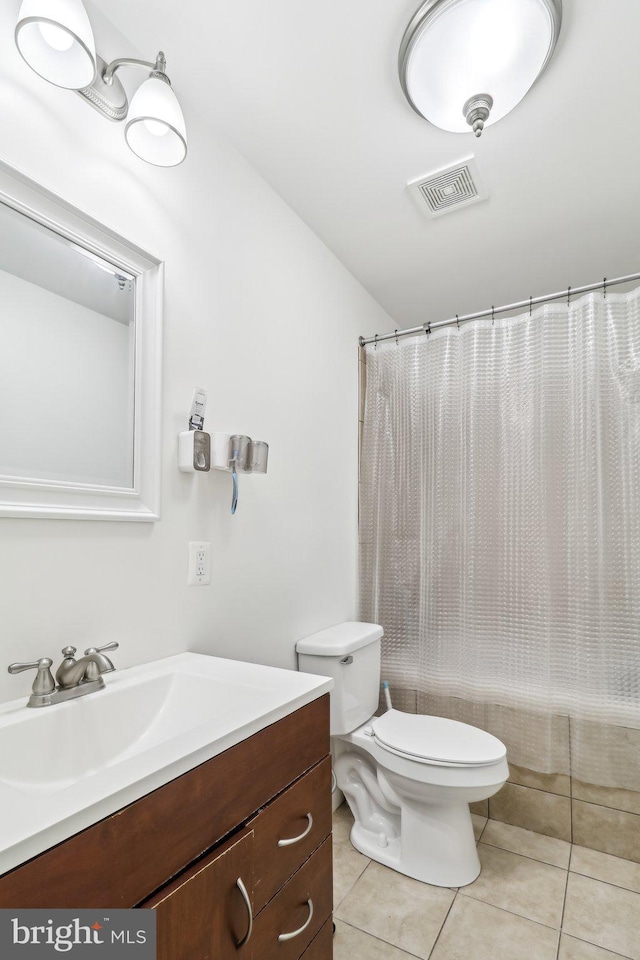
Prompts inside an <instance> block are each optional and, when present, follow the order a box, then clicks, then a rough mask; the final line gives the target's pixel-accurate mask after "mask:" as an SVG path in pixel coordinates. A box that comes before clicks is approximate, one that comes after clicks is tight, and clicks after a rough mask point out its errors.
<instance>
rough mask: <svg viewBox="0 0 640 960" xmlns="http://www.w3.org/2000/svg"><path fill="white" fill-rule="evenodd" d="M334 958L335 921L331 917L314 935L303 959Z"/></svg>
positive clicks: (321, 959)
mask: <svg viewBox="0 0 640 960" xmlns="http://www.w3.org/2000/svg"><path fill="white" fill-rule="evenodd" d="M332 958H333V921H332V920H331V917H329V919H328V920H325V922H324V925H323V926H322V927H321V929H320V933H319V934H318V935H317V936H316V937H314V939H313V940H312V941H311V943H310V944H309V946H308V947H307V949H306V950H305V952H304V953H303V954H302V960H332Z"/></svg>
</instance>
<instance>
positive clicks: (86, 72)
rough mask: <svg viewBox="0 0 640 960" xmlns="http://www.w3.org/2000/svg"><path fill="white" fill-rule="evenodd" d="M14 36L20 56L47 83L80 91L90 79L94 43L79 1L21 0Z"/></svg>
mask: <svg viewBox="0 0 640 960" xmlns="http://www.w3.org/2000/svg"><path fill="white" fill-rule="evenodd" d="M15 38H16V46H17V47H18V50H19V52H20V55H21V56H22V58H23V59H24V60H25V61H26V63H28V64H29V66H30V67H31V69H32V70H34V71H35V72H36V73H37V74H38V75H39V76H40V77H42V78H43V79H44V80H48V81H49V83H54V84H55V85H56V86H57V87H66V88H67V89H69V90H81V89H82V88H83V87H88V86H89V85H90V84H91V83H92V82H93V79H94V77H95V72H96V46H95V41H94V39H93V30H92V29H91V24H90V23H89V17H88V16H87V11H86V10H85V8H84V6H83V4H82V0H23V2H22V6H21V7H20V13H19V16H18V23H17V25H16V33H15Z"/></svg>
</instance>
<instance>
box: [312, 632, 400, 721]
mask: <svg viewBox="0 0 640 960" xmlns="http://www.w3.org/2000/svg"><path fill="white" fill-rule="evenodd" d="M383 633H384V631H383V629H382V627H379V626H378V625H377V624H376V623H355V622H353V621H349V622H347V623H337V624H336V625H335V626H334V627H329V628H328V629H327V630H322V631H321V632H320V633H314V634H313V635H312V636H310V637H305V638H304V640H299V641H298V643H297V644H296V650H297V652H298V669H299V670H301V671H302V672H303V673H314V674H319V675H320V676H322V677H333V681H334V687H333V690H332V691H331V694H330V701H331V734H332V735H339V734H342V733H350V732H351V731H352V730H355V729H356V728H357V727H359V726H361V724H363V723H365V722H366V721H367V720H369V719H370V718H371V717H372V716H373V715H374V713H375V712H376V710H377V709H378V697H379V692H380V638H381V637H382V634H383Z"/></svg>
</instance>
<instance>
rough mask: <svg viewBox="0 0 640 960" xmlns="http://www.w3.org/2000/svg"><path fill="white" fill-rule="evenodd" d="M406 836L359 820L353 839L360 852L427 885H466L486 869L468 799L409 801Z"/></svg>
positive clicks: (405, 811) (403, 827)
mask: <svg viewBox="0 0 640 960" xmlns="http://www.w3.org/2000/svg"><path fill="white" fill-rule="evenodd" d="M400 812H401V827H400V836H396V837H387V836H386V835H385V833H384V832H382V831H381V832H379V833H375V832H374V831H372V830H368V829H367V828H366V827H364V826H363V825H362V824H361V823H359V822H358V821H357V820H356V822H355V823H354V825H353V827H352V830H351V843H352V844H353V846H354V847H355V848H356V850H359V851H360V853H362V854H364V855H365V856H366V857H369V858H370V859H371V860H376V861H377V862H378V863H382V864H384V866H385V867H391V869H392V870H397V871H398V873H403V874H404V875H405V876H407V877H413V879H414V880H421V881H422V883H430V884H433V885H434V886H438V887H464V886H466V885H467V884H469V883H473V881H474V880H475V879H476V878H477V876H478V875H479V873H480V860H479V859H478V851H477V849H476V842H475V837H474V835H473V824H472V822H471V814H470V812H469V804H468V803H452V802H450V801H449V802H447V803H443V804H437V803H430V804H421V805H419V806H417V805H415V806H414V805H413V804H411V803H406V802H403V803H402V806H401V811H400Z"/></svg>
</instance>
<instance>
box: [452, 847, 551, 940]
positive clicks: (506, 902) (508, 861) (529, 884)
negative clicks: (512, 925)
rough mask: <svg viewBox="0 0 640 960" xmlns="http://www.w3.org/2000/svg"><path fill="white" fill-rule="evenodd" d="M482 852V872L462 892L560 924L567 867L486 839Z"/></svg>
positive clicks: (511, 909)
mask: <svg viewBox="0 0 640 960" xmlns="http://www.w3.org/2000/svg"><path fill="white" fill-rule="evenodd" d="M478 856H479V857H480V863H481V865H482V872H481V873H480V876H479V877H478V879H477V880H474V882H473V883H470V884H469V885H468V886H466V887H461V888H460V893H461V895H464V896H465V897H471V898H472V899H474V900H482V901H483V902H484V903H490V904H491V905H492V906H494V907H500V908H501V909H502V910H508V911H509V912H510V913H515V914H517V916H519V917H525V918H526V919H527V920H534V921H535V922H536V923H543V924H545V926H548V927H554V928H555V927H559V926H560V921H561V919H562V901H563V897H564V890H565V886H566V882H567V874H566V871H565V870H561V869H559V868H558V867H553V866H551V865H550V864H547V863H541V862H540V861H538V860H531V859H530V858H529V857H521V856H520V855H519V854H516V853H510V852H509V851H508V850H499V849H498V848H497V847H490V846H489V845H488V844H485V843H482V842H481V843H479V844H478Z"/></svg>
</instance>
